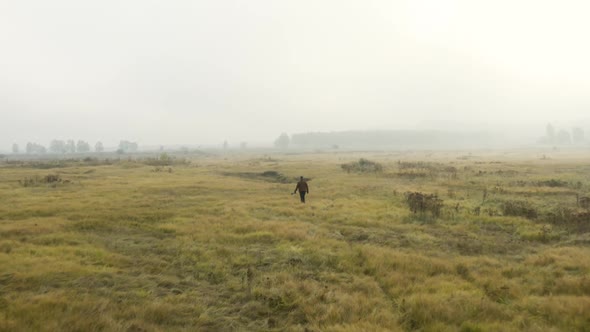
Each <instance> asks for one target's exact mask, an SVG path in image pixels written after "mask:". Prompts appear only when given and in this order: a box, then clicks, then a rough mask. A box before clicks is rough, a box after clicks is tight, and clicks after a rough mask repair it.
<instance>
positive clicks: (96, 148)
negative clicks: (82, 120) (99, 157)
mask: <svg viewBox="0 0 590 332" xmlns="http://www.w3.org/2000/svg"><path fill="white" fill-rule="evenodd" d="M94 151H95V152H103V151H104V146H102V142H100V141H99V142H96V144H94Z"/></svg>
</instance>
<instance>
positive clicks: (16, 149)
mask: <svg viewBox="0 0 590 332" xmlns="http://www.w3.org/2000/svg"><path fill="white" fill-rule="evenodd" d="M12 153H14V154H17V153H18V144H16V143H14V144H12Z"/></svg>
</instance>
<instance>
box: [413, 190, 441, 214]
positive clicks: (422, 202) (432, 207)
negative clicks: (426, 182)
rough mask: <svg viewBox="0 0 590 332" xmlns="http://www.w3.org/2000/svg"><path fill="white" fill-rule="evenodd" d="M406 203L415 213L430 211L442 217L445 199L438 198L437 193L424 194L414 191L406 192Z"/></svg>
mask: <svg viewBox="0 0 590 332" xmlns="http://www.w3.org/2000/svg"><path fill="white" fill-rule="evenodd" d="M406 203H407V204H408V207H409V208H410V211H412V212H413V213H414V214H416V213H420V214H425V213H427V212H429V213H430V214H431V215H432V217H434V218H438V217H440V212H441V210H442V207H443V200H442V199H440V198H438V196H437V195H435V194H430V195H429V194H424V193H420V192H412V193H407V194H406Z"/></svg>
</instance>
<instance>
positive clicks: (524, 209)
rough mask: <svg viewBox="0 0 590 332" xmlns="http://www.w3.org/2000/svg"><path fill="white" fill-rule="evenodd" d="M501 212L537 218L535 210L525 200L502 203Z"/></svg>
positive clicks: (506, 214) (508, 214) (507, 214)
mask: <svg viewBox="0 0 590 332" xmlns="http://www.w3.org/2000/svg"><path fill="white" fill-rule="evenodd" d="M502 213H503V214H504V215H505V216H516V217H525V218H527V219H537V216H538V213H537V210H536V209H535V208H534V207H533V206H532V204H531V203H529V202H527V201H508V202H504V204H503V205H502Z"/></svg>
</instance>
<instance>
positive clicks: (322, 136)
mask: <svg viewBox="0 0 590 332" xmlns="http://www.w3.org/2000/svg"><path fill="white" fill-rule="evenodd" d="M287 138H288V137H287ZM283 140H285V141H286V139H285V138H283ZM492 142H493V138H492V137H491V136H490V135H489V134H486V133H479V132H472V133H455V132H444V131H436V130H374V131H340V132H312V133H300V134H293V135H292V136H291V140H290V144H291V145H296V146H313V147H332V148H338V147H340V146H352V147H419V146H429V147H430V146H432V147H442V146H465V145H468V144H476V143H477V144H489V143H492ZM276 144H277V142H276V141H275V145H276Z"/></svg>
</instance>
